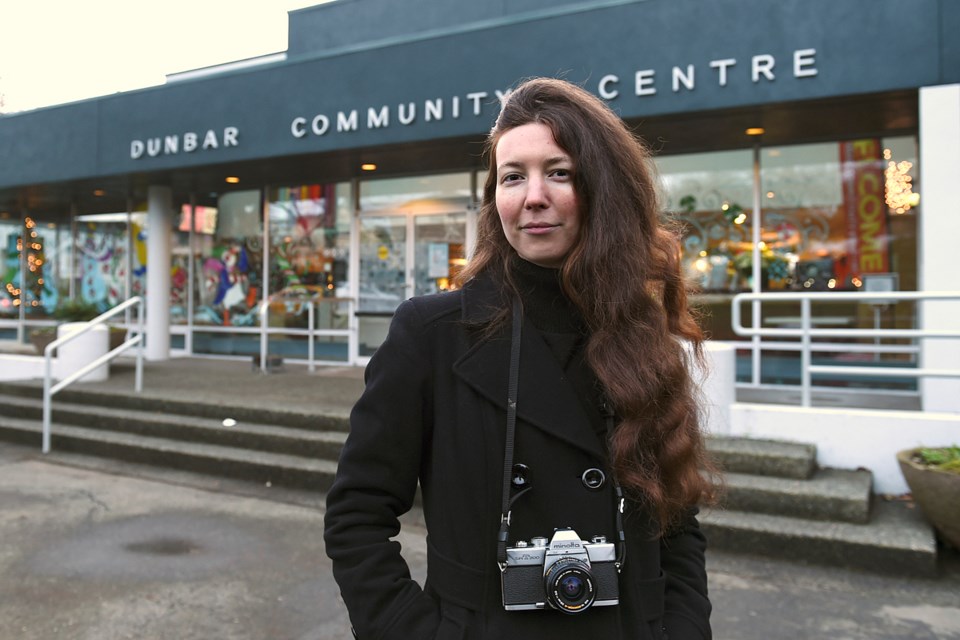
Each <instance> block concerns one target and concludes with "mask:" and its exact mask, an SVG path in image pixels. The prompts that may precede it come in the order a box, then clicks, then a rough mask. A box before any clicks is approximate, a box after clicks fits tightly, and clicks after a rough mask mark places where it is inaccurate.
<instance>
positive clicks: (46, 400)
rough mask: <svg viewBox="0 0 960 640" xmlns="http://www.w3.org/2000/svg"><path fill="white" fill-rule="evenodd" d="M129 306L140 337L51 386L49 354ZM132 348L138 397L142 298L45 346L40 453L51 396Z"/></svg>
mask: <svg viewBox="0 0 960 640" xmlns="http://www.w3.org/2000/svg"><path fill="white" fill-rule="evenodd" d="M133 305H137V317H138V318H139V320H138V324H139V325H140V327H139V328H140V333H139V334H137V335H136V336H134V337H133V338H130V339H128V340H126V341H124V343H123V344H122V345H120V346H119V347H117V348H116V349H113V350H111V351H108V352H107V353H105V354H103V355H102V356H100V357H99V358H96V359H95V360H94V361H93V362H90V363H87V364H86V365H85V366H83V367H81V368H80V369H78V370H76V371H74V372H73V373H71V374H70V375H68V376H66V377H64V378H62V379H61V380H60V381H59V382H57V384H53V383H52V379H53V352H54V351H56V350H57V349H59V348H60V347H61V346H62V345H64V344H67V343H68V342H70V341H71V340H75V339H76V338H79V337H80V336H82V335H84V334H85V333H87V332H89V331H90V330H91V329H93V328H94V327H97V326H100V325H103V324H106V322H107V320H108V319H110V318H112V317H113V316H115V315H117V314H118V313H120V312H121V311H126V310H127V309H129V308H130V307H131V306H133ZM132 346H137V347H138V348H137V371H136V380H135V386H136V390H137V393H139V392H140V391H142V390H143V298H141V297H140V296H136V297H133V298H130V299H129V300H126V301H124V302H122V303H120V304H118V305H117V306H115V307H114V308H113V309H110V310H109V311H107V312H105V313H101V314H100V315H99V316H97V317H96V318H94V319H93V320H91V321H90V322H87V323H86V324H85V325H84V327H83V328H82V329H80V330H79V331H74V332H72V333H70V334H68V335H65V336H63V337H62V338H57V339H56V340H54V341H53V342H51V343H50V344H48V345H47V346H46V348H44V350H43V358H44V364H43V426H42V429H43V434H42V437H43V445H42V450H43V453H49V452H50V423H51V414H52V412H53V409H52V405H53V396H54V395H55V394H56V393H58V392H60V391H61V390H63V389H64V388H66V387H67V386H69V385H70V384H72V383H73V382H76V381H77V380H79V379H80V378H82V377H84V376H85V375H87V374H88V373H90V372H91V371H93V370H95V369H97V368H98V367H101V366H103V365H105V364H107V363H108V362H110V361H111V360H113V359H114V358H116V357H117V356H118V355H120V354H121V353H123V352H124V351H126V350H127V349H129V348H130V347H132Z"/></svg>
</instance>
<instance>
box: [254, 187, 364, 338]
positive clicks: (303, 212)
mask: <svg viewBox="0 0 960 640" xmlns="http://www.w3.org/2000/svg"><path fill="white" fill-rule="evenodd" d="M269 200H270V202H269V207H270V211H269V219H270V288H269V290H270V299H271V301H272V303H271V314H270V322H271V323H272V324H277V325H279V326H286V327H299V328H305V327H306V326H307V318H308V316H307V305H306V303H307V302H309V301H312V302H314V303H316V302H317V301H321V300H324V299H326V300H328V301H330V304H324V305H317V306H316V307H315V312H316V313H317V316H318V317H316V318H315V327H317V328H321V329H340V328H344V327H345V326H346V324H347V313H348V308H347V305H346V304H345V303H344V304H342V305H341V304H337V303H334V302H333V300H334V299H339V298H347V297H348V296H347V294H348V288H349V285H348V282H347V274H348V268H347V267H348V264H349V256H348V254H349V250H350V213H351V210H352V207H351V206H350V185H349V183H341V184H339V185H336V184H311V185H298V186H291V187H280V188H277V189H274V190H272V191H271V192H270V198H269Z"/></svg>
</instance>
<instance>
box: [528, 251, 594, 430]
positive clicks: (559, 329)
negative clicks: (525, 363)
mask: <svg viewBox="0 0 960 640" xmlns="http://www.w3.org/2000/svg"><path fill="white" fill-rule="evenodd" d="M512 267H513V276H514V279H515V281H516V284H517V287H518V288H519V290H520V296H521V300H522V301H523V312H524V315H525V316H526V317H527V319H528V320H529V321H530V323H531V324H532V325H533V326H534V327H536V329H537V331H538V332H539V334H540V335H541V336H542V337H543V340H544V342H546V343H547V346H548V347H549V348H550V351H551V352H552V353H553V355H554V357H556V359H557V362H558V363H559V364H560V367H561V368H562V369H563V371H564V373H565V374H566V376H567V379H568V380H569V381H570V383H571V384H572V385H573V388H574V389H575V390H576V392H577V396H578V398H579V400H580V403H581V404H582V405H583V409H584V412H585V413H586V415H587V417H588V418H589V420H590V425H591V427H592V428H593V430H594V431H595V432H596V433H597V435H598V437H600V439H601V441H603V442H604V443H606V432H607V427H606V424H605V421H604V418H603V415H602V414H601V410H600V407H601V405H602V403H603V393H602V390H601V385H600V382H599V381H598V380H597V378H596V376H595V375H594V373H593V371H592V370H591V369H590V367H589V365H587V362H586V359H585V358H584V346H585V344H586V342H587V338H588V332H587V327H586V324H585V323H584V321H583V318H582V317H581V315H580V312H579V311H578V310H577V308H576V306H574V304H573V302H571V301H570V299H569V298H567V296H566V295H564V293H563V289H562V287H561V285H560V270H559V269H547V268H545V267H540V266H537V265H535V264H533V263H531V262H527V261H526V260H522V259H519V258H518V259H516V260H514V262H513V265H512Z"/></svg>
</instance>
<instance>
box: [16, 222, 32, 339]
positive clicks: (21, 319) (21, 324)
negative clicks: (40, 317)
mask: <svg viewBox="0 0 960 640" xmlns="http://www.w3.org/2000/svg"><path fill="white" fill-rule="evenodd" d="M28 231H29V229H27V213H26V212H25V211H22V212H21V213H20V255H19V258H20V286H19V287H18V289H19V290H20V293H19V296H20V297H19V300H20V304H19V305H18V306H19V307H20V308H19V309H18V310H17V311H18V313H17V318H18V321H17V342H20V343H23V342H26V340H25V339H24V338H25V336H26V323H27V270H28V269H29V268H30V266H29V264H28V262H27V234H28Z"/></svg>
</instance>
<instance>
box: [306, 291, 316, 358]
mask: <svg viewBox="0 0 960 640" xmlns="http://www.w3.org/2000/svg"><path fill="white" fill-rule="evenodd" d="M314 304H315V303H314V301H313V300H310V301H309V305H310V306H308V307H307V329H308V331H309V333H308V334H307V353H308V360H307V362H308V363H309V369H310V373H313V372H314V371H316V366H315V365H314V363H313V353H314V352H313V346H314V345H313V330H314V329H315V328H316V327H315V326H314V321H315V319H316V313H315V309H314Z"/></svg>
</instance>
